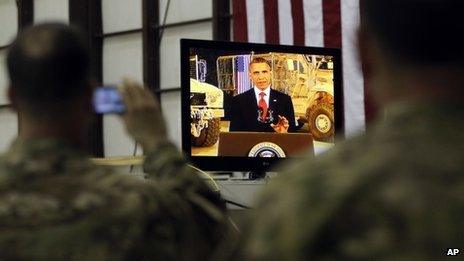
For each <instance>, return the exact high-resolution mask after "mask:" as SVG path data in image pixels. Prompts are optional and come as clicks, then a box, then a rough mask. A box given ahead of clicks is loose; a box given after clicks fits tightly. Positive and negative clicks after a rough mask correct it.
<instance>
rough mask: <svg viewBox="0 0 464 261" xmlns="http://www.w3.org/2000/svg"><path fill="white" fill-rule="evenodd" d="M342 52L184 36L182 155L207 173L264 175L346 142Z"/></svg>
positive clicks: (182, 44)
mask: <svg viewBox="0 0 464 261" xmlns="http://www.w3.org/2000/svg"><path fill="white" fill-rule="evenodd" d="M341 65H342V63H341V53H340V50H339V49H332V48H317V47H304V46H285V45H270V44H254V43H253V44H252V43H237V42H220V41H207V40H192V39H181V89H182V95H181V96H182V101H181V106H182V150H183V151H184V153H185V154H186V155H187V156H188V157H189V159H190V160H191V162H192V163H193V164H195V165H197V166H198V167H199V168H201V169H203V170H209V171H252V172H257V173H258V172H259V173H262V172H265V171H267V170H268V169H269V168H270V167H271V166H272V165H274V164H276V163H278V162H282V161H285V160H287V159H290V158H298V157H300V158H301V157H309V156H311V155H314V154H318V153H320V152H321V151H324V150H327V149H329V148H331V147H332V146H334V145H335V136H337V140H338V138H339V137H343V111H342V110H343V93H342V86H341V84H342V81H341V72H342V68H341Z"/></svg>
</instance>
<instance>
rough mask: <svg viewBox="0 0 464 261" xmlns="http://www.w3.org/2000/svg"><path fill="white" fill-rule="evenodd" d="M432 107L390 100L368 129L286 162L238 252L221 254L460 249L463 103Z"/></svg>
mask: <svg viewBox="0 0 464 261" xmlns="http://www.w3.org/2000/svg"><path fill="white" fill-rule="evenodd" d="M432 106H433V105H430V104H429V105H427V104H423V105H419V104H416V105H405V104H397V105H395V106H392V107H391V108H390V109H389V110H388V111H387V114H386V119H385V120H384V121H382V122H379V123H378V124H376V125H375V126H373V127H372V129H369V132H368V133H367V134H366V135H365V136H362V137H357V138H354V139H352V140H348V141H346V142H345V143H344V144H337V145H336V147H335V148H334V149H333V150H331V151H330V152H328V153H326V154H323V155H321V156H319V157H317V159H316V160H311V161H304V162H299V163H295V164H294V165H291V166H283V168H284V169H285V170H284V171H283V173H280V175H279V176H278V177H277V178H276V179H275V180H272V182H271V184H270V187H269V188H268V189H267V191H266V193H265V194H264V195H263V197H261V199H260V201H259V203H258V206H259V207H258V208H257V210H256V211H255V213H254V214H253V218H252V222H251V224H249V227H248V230H246V231H247V233H246V236H245V237H244V238H241V239H239V240H240V241H239V242H240V243H239V244H240V246H239V247H237V248H238V249H239V251H237V248H236V249H232V250H231V251H230V252H227V251H225V250H223V251H221V255H222V259H235V260H312V259H316V260H320V259H322V260H346V259H348V260H358V259H366V260H379V259H382V260H384V259H388V260H436V259H440V258H446V253H447V249H448V248H459V249H460V250H461V253H462V252H463V251H464V131H463V130H464V120H463V119H464V106H463V105H462V104H459V105H453V104H440V105H439V106H438V105H437V106H434V107H432ZM229 250H230V249H229ZM229 254H230V255H232V256H233V257H232V258H231V256H230V255H229ZM224 255H225V256H226V257H225V258H224Z"/></svg>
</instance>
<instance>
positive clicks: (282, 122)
mask: <svg viewBox="0 0 464 261" xmlns="http://www.w3.org/2000/svg"><path fill="white" fill-rule="evenodd" d="M288 126H289V125H288V120H287V119H286V118H285V117H284V116H280V115H279V121H278V122H277V124H273V123H271V127H272V128H273V129H274V131H275V132H278V133H287V132H288Z"/></svg>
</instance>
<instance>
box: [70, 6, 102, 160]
mask: <svg viewBox="0 0 464 261" xmlns="http://www.w3.org/2000/svg"><path fill="white" fill-rule="evenodd" d="M69 21H70V23H71V24H72V25H75V26H77V27H79V28H80V29H81V30H82V31H83V32H84V34H85V37H86V40H87V46H88V48H89V49H90V50H91V52H92V55H91V75H92V77H93V80H94V81H95V83H96V84H97V85H101V84H102V80H103V67H102V56H103V55H102V53H103V39H102V38H101V37H98V36H99V35H102V30H103V29H102V11H101V0H69ZM87 137H88V138H87V151H88V152H89V153H90V154H91V155H93V156H95V157H103V156H104V155H103V154H104V152H103V119H102V116H101V115H97V114H94V116H93V121H92V126H91V127H90V128H89V131H88V134H87Z"/></svg>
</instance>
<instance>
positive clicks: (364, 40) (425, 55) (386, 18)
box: [359, 0, 464, 95]
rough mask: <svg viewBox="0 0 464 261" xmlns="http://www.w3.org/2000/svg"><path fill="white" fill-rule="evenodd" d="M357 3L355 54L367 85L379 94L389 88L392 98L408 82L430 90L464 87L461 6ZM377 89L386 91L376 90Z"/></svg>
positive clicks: (424, 1) (389, 0)
mask: <svg viewBox="0 0 464 261" xmlns="http://www.w3.org/2000/svg"><path fill="white" fill-rule="evenodd" d="M361 3H362V6H361V27H360V30H359V47H360V49H359V50H360V55H361V60H362V62H363V70H364V73H365V74H366V79H368V80H371V81H370V83H371V85H376V86H374V87H379V88H380V87H382V89H384V88H388V87H390V86H391V88H390V89H394V90H392V92H398V91H401V90H402V89H403V87H405V86H402V82H408V81H409V80H410V79H411V78H413V79H414V80H415V81H418V80H421V81H422V84H424V83H426V84H430V86H431V85H435V86H436V85H443V87H445V86H446V87H448V86H450V85H456V86H457V85H460V84H462V83H464V73H463V72H464V70H463V68H464V41H463V40H461V39H463V38H462V37H461V35H460V34H461V33H460V32H463V31H464V30H463V29H464V23H463V22H462V21H461V20H462V18H461V17H462V12H463V11H464V1H461V0H363V1H361ZM382 83H385V84H388V87H387V86H386V85H384V86H379V85H382ZM417 85H420V84H417ZM395 86H396V87H397V88H394V87H395ZM379 88H377V89H379ZM397 94H398V93H397ZM399 95H401V94H399Z"/></svg>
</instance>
